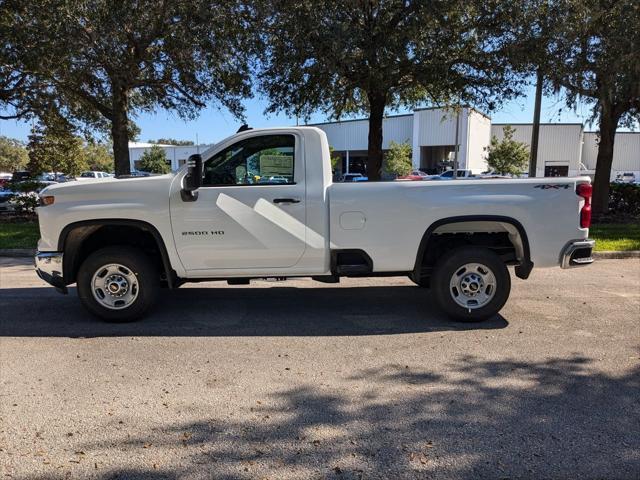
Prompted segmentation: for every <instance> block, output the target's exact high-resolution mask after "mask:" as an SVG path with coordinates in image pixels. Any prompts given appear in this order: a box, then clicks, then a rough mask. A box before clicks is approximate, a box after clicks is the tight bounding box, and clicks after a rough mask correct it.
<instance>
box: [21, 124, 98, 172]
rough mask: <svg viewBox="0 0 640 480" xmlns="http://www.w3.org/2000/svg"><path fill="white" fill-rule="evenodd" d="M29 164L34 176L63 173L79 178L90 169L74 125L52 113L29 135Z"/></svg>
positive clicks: (28, 167)
mask: <svg viewBox="0 0 640 480" xmlns="http://www.w3.org/2000/svg"><path fill="white" fill-rule="evenodd" d="M27 148H28V150H29V164H28V166H27V169H28V170H29V171H30V172H31V173H32V174H34V175H37V174H40V173H43V172H62V173H65V174H68V175H78V174H80V172H82V171H83V170H86V169H87V163H86V157H85V155H84V151H83V145H82V139H81V138H80V137H78V136H76V135H74V133H73V129H72V127H71V125H70V124H69V123H68V122H67V121H66V120H65V119H63V118H62V117H60V116H59V115H57V114H56V113H49V114H47V115H45V116H44V118H43V119H42V120H41V121H40V122H39V123H38V124H36V125H35V126H34V127H33V129H32V130H31V135H29V144H28V146H27Z"/></svg>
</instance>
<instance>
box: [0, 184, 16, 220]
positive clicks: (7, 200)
mask: <svg viewBox="0 0 640 480" xmlns="http://www.w3.org/2000/svg"><path fill="white" fill-rule="evenodd" d="M13 197H15V193H14V192H13V191H11V190H9V189H7V188H4V187H0V214H2V213H12V212H14V211H15V207H14V205H13V204H12V202H11V200H12V199H13Z"/></svg>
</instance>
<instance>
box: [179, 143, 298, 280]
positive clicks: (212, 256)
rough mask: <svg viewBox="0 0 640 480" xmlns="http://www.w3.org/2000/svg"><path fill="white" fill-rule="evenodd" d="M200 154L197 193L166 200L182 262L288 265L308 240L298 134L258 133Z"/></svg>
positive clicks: (192, 266) (194, 265)
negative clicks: (208, 154)
mask: <svg viewBox="0 0 640 480" xmlns="http://www.w3.org/2000/svg"><path fill="white" fill-rule="evenodd" d="M203 160H204V178H203V186H202V187H201V188H200V189H199V190H198V199H197V200H196V201H193V202H189V201H183V200H182V199H181V198H180V196H179V195H178V196H177V197H176V196H172V200H171V223H172V229H173V235H174V239H175V243H176V248H177V251H178V255H179V257H180V260H181V261H182V264H183V265H184V267H185V269H186V270H188V271H196V270H200V271H205V270H218V269H246V270H259V269H261V268H286V267H292V266H294V265H295V264H296V263H297V262H298V261H299V260H300V258H301V257H302V255H303V254H304V251H305V246H306V243H305V220H306V205H305V204H306V202H305V164H304V148H303V145H302V141H301V137H300V136H299V135H296V134H294V133H291V134H288V133H284V134H283V133H278V134H260V133H256V134H255V135H251V136H244V137H243V138H242V139H240V140H238V141H236V142H235V143H233V144H231V145H229V146H227V147H224V148H223V149H222V150H221V151H219V152H217V153H215V154H214V155H213V156H212V157H210V158H208V159H207V158H204V159H203Z"/></svg>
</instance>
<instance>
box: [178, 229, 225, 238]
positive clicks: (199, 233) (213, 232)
mask: <svg viewBox="0 0 640 480" xmlns="http://www.w3.org/2000/svg"><path fill="white" fill-rule="evenodd" d="M203 235H224V230H196V231H192V232H182V236H183V237H185V236H195V237H200V236H203Z"/></svg>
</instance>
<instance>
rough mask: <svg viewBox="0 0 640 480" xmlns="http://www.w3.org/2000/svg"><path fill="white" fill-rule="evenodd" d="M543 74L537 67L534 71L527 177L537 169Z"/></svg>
mask: <svg viewBox="0 0 640 480" xmlns="http://www.w3.org/2000/svg"><path fill="white" fill-rule="evenodd" d="M543 82H544V76H543V75H542V69H541V68H540V67H538V71H537V72H536V100H535V105H534V109H533V128H532V130H531V150H530V152H529V177H530V178H533V177H535V176H536V175H537V170H538V139H539V137H540V107H541V106H542V84H543Z"/></svg>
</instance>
